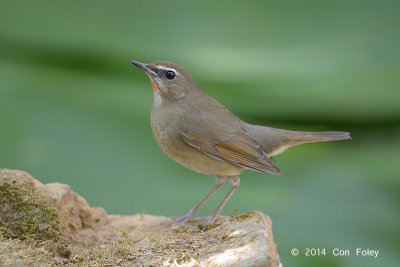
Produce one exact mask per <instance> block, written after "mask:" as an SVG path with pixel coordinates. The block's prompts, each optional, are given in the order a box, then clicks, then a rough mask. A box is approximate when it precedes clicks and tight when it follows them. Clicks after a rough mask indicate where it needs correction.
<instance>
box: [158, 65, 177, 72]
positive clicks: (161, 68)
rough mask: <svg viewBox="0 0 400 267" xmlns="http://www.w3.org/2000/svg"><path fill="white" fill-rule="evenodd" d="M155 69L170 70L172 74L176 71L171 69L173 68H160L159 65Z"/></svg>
mask: <svg viewBox="0 0 400 267" xmlns="http://www.w3.org/2000/svg"><path fill="white" fill-rule="evenodd" d="M155 67H156V68H157V69H162V70H167V71H168V70H172V71H173V72H175V73H176V70H175V69H173V68H167V67H164V66H160V65H157V66H155Z"/></svg>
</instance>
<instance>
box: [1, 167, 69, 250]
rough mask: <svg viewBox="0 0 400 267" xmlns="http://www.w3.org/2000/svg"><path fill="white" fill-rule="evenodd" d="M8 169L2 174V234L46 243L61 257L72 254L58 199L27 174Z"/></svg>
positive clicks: (7, 236)
mask: <svg viewBox="0 0 400 267" xmlns="http://www.w3.org/2000/svg"><path fill="white" fill-rule="evenodd" d="M7 171H8V170H7ZM8 172H9V173H7V174H8V175H4V170H3V171H2V173H1V174H0V213H1V216H0V229H1V235H2V236H3V237H4V238H12V239H19V240H29V241H34V242H35V243H43V244H45V246H46V247H48V249H49V250H51V251H53V252H55V253H57V254H59V255H60V256H62V257H69V256H70V255H71V250H70V248H69V244H68V242H67V241H66V240H65V239H64V238H63V234H62V231H61V225H60V215H59V212H58V209H57V206H56V202H55V201H54V200H53V199H51V198H49V197H48V196H46V195H44V194H42V193H41V192H38V190H37V189H36V185H35V184H34V182H33V181H32V180H31V179H29V177H30V176H29V175H28V174H26V176H24V175H21V172H19V173H18V175H14V176H13V175H10V174H13V173H12V172H13V171H8ZM15 174H17V173H15Z"/></svg>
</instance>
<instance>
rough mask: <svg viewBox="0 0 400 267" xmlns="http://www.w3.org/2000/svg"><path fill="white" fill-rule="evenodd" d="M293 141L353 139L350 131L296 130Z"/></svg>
mask: <svg viewBox="0 0 400 267" xmlns="http://www.w3.org/2000/svg"><path fill="white" fill-rule="evenodd" d="M293 135H294V138H293V141H295V142H298V143H306V142H320V141H335V140H347V139H351V136H350V133H349V132H296V131H293Z"/></svg>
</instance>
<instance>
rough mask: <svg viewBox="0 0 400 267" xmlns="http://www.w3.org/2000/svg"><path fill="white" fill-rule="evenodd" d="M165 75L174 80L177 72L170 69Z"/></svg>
mask: <svg viewBox="0 0 400 267" xmlns="http://www.w3.org/2000/svg"><path fill="white" fill-rule="evenodd" d="M165 76H166V77H167V79H170V80H172V79H173V78H175V72H173V71H172V70H169V71H167V72H166V73H165Z"/></svg>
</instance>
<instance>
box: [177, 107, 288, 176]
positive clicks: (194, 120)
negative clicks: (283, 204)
mask: <svg viewBox="0 0 400 267" xmlns="http://www.w3.org/2000/svg"><path fill="white" fill-rule="evenodd" d="M229 117H231V118H229ZM230 119H231V120H230ZM179 126H180V127H179V128H180V131H179V135H180V137H181V139H182V140H183V141H184V142H185V143H186V144H187V145H189V146H192V147H194V148H197V149H198V150H200V151H201V152H203V153H205V154H207V155H208V156H210V157H212V158H215V159H217V160H225V161H227V162H230V163H232V164H235V165H238V166H241V167H243V168H246V169H251V170H255V171H260V172H270V173H274V174H280V173H281V171H280V170H279V168H278V167H277V166H275V164H274V163H273V162H272V161H271V160H270V158H269V157H268V156H267V154H266V153H265V152H264V151H263V150H262V148H261V146H260V144H259V143H257V141H255V140H254V139H253V138H251V137H250V136H249V135H248V134H247V132H246V131H245V130H244V129H243V128H242V126H241V123H240V120H239V119H237V118H236V117H234V115H233V114H232V116H228V118H226V117H224V119H220V118H218V116H216V115H215V114H202V115H200V114H194V115H186V116H184V117H183V118H182V119H181V121H180V124H179Z"/></svg>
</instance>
